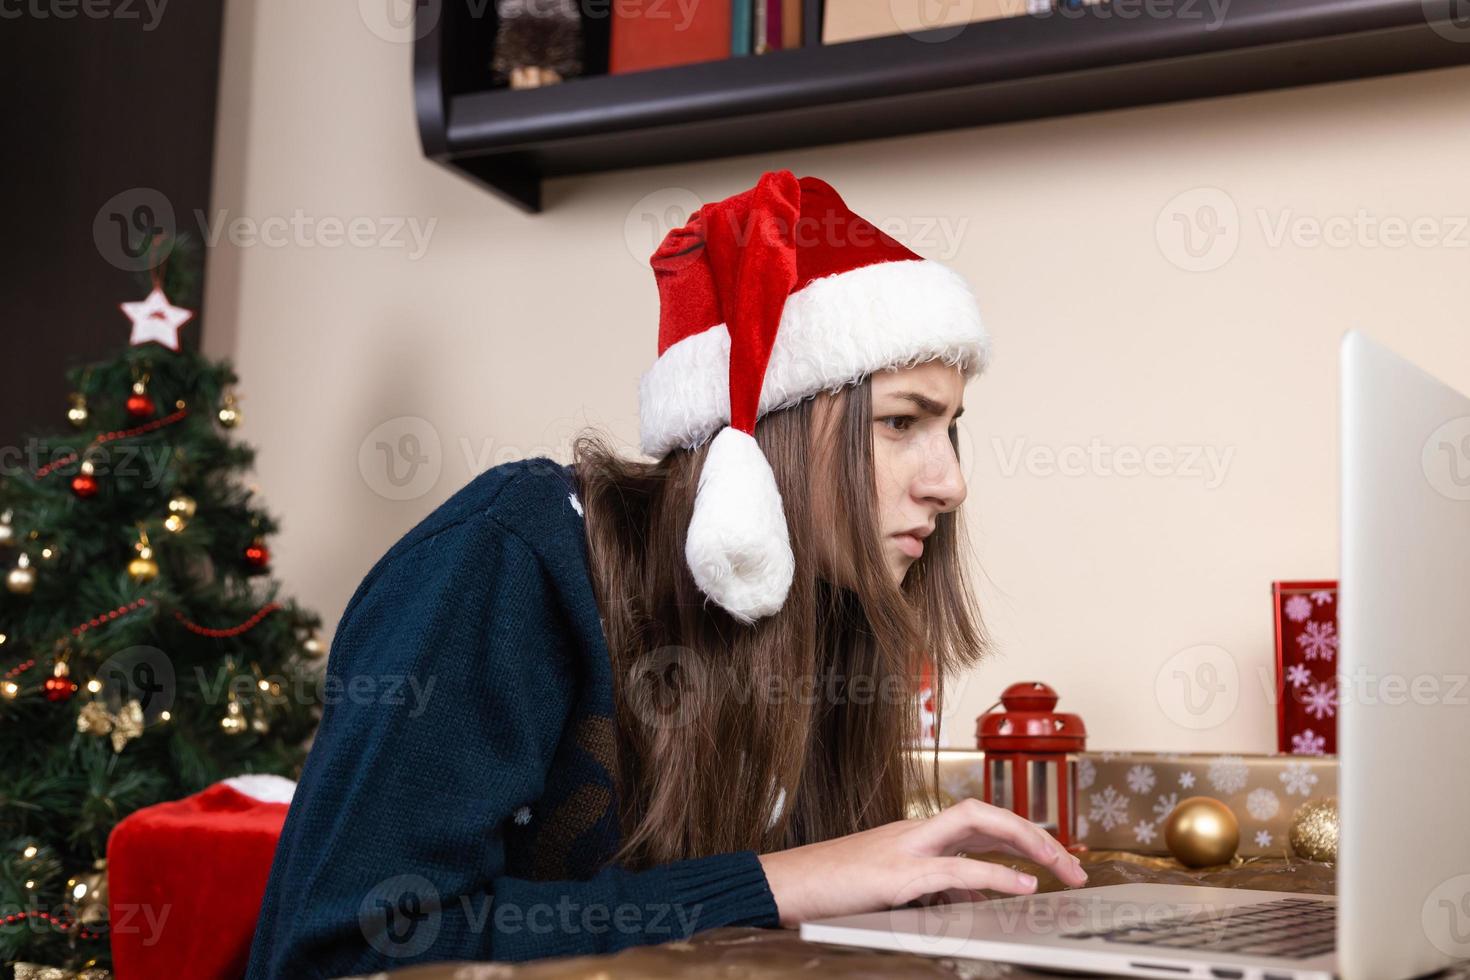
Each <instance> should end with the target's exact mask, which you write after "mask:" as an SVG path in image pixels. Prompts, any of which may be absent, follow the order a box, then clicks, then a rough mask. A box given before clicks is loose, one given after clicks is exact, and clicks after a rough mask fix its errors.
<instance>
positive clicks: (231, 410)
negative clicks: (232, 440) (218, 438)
mask: <svg viewBox="0 0 1470 980" xmlns="http://www.w3.org/2000/svg"><path fill="white" fill-rule="evenodd" d="M219 424H220V425H222V426H224V427H225V428H226V429H233V428H235V427H236V426H238V425H239V424H240V410H239V409H238V408H236V407H235V403H234V402H233V401H228V402H226V403H225V405H224V407H223V408H221V409H220V410H219Z"/></svg>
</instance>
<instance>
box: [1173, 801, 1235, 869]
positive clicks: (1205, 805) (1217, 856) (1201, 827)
mask: <svg viewBox="0 0 1470 980" xmlns="http://www.w3.org/2000/svg"><path fill="white" fill-rule="evenodd" d="M1164 842H1165V843H1166V844H1167V845H1168V847H1169V853H1170V854H1172V855H1174V857H1175V858H1176V859H1177V860H1178V861H1179V863H1180V864H1182V865H1184V866H1185V867H1186V868H1207V867H1210V866H1211V865H1216V864H1229V863H1230V862H1231V861H1233V860H1234V859H1235V852H1236V851H1237V850H1238V849H1239V848H1240V821H1238V820H1236V819H1235V814H1234V813H1232V812H1231V810H1230V808H1229V807H1228V806H1226V805H1225V804H1224V803H1221V802H1220V801H1219V800H1217V799H1214V798H1213V797H1209V796H1190V797H1186V798H1185V799H1182V800H1180V801H1179V805H1178V806H1176V807H1174V809H1173V810H1171V811H1170V812H1169V816H1168V817H1167V818H1165V820H1164Z"/></svg>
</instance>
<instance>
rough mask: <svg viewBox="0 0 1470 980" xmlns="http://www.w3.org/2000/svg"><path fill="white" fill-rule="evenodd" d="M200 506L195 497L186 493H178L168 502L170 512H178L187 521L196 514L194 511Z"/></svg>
mask: <svg viewBox="0 0 1470 980" xmlns="http://www.w3.org/2000/svg"><path fill="white" fill-rule="evenodd" d="M198 507H199V505H198V504H197V503H195V501H194V498H193V497H191V496H189V495H188V494H186V493H176V494H174V495H173V497H172V498H170V499H169V502H168V512H169V513H170V514H177V515H179V516H180V517H182V518H183V519H184V520H186V521H187V520H188V519H189V518H191V517H193V516H194V511H195V510H197V509H198Z"/></svg>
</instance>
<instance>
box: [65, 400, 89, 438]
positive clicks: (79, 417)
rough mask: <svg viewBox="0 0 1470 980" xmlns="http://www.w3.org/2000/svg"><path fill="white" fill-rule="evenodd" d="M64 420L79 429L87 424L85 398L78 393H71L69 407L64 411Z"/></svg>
mask: <svg viewBox="0 0 1470 980" xmlns="http://www.w3.org/2000/svg"><path fill="white" fill-rule="evenodd" d="M66 419H67V421H68V422H70V423H71V424H72V425H74V426H76V427H77V428H79V429H80V428H81V427H82V426H84V425H86V424H87V396H86V395H84V394H82V393H81V392H80V391H74V392H72V393H71V407H70V408H68V409H67V410H66Z"/></svg>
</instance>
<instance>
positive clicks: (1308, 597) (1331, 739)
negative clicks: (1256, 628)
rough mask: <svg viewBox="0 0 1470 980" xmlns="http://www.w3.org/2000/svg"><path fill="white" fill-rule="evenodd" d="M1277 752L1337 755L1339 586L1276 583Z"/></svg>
mask: <svg viewBox="0 0 1470 980" xmlns="http://www.w3.org/2000/svg"><path fill="white" fill-rule="evenodd" d="M1271 603H1272V614H1273V617H1274V619H1275V624H1276V750H1277V751H1278V752H1289V753H1291V754H1293V755H1335V754H1336V753H1337V708H1338V697H1339V693H1340V692H1339V682H1338V677H1337V583H1336V582H1335V581H1332V580H1330V579H1323V580H1317V581H1295V582H1272V583H1271Z"/></svg>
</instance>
